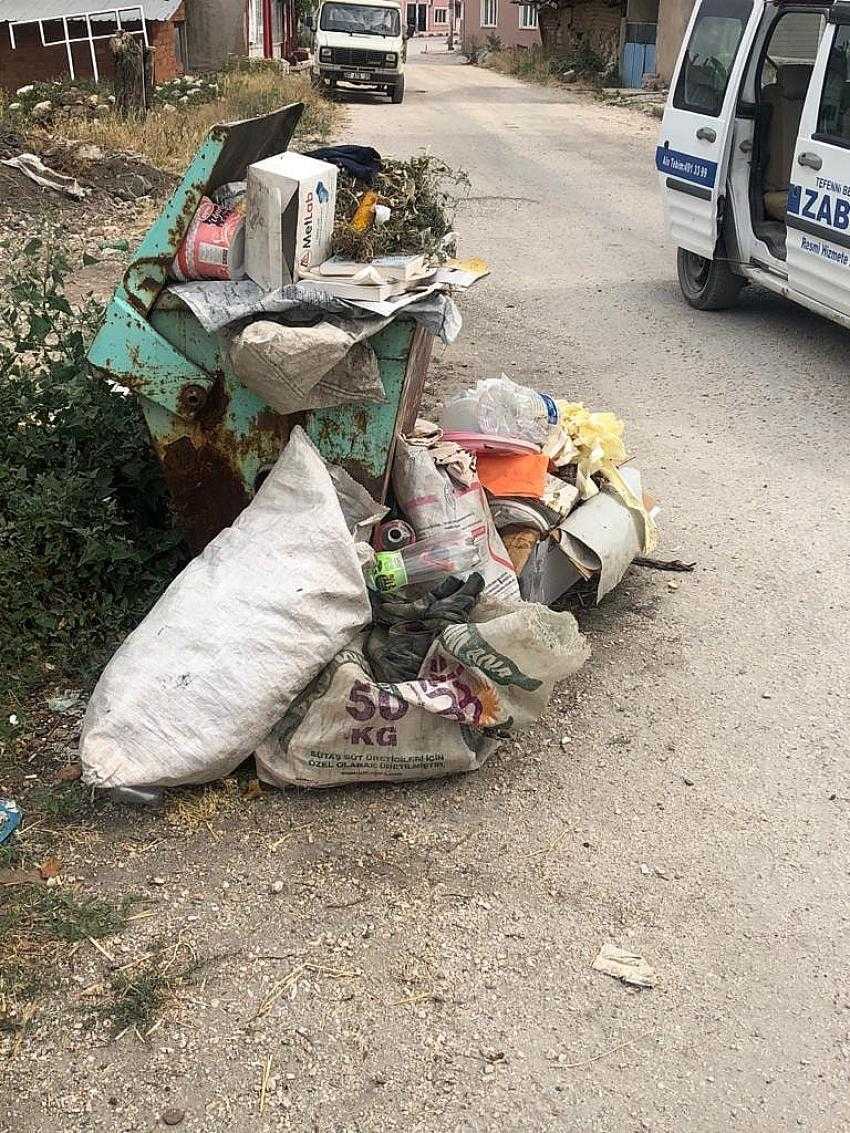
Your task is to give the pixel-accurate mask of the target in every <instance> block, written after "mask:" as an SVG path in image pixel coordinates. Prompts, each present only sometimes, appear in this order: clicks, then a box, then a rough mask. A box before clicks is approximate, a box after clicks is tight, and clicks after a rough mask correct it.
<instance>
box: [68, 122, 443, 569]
mask: <svg viewBox="0 0 850 1133" xmlns="http://www.w3.org/2000/svg"><path fill="white" fill-rule="evenodd" d="M303 109H304V107H303V104H302V103H294V104H293V105H291V106H286V107H283V108H282V109H281V110H278V111H276V112H275V113H273V114H269V115H266V116H264V117H261V118H253V119H250V120H248V121H245V122H234V123H229V124H222V125H219V126H214V127H213V128H212V129H211V130H210V132H209V133H208V134H207V137H206V138H205V140H204V142H203V143H202V145H201V146H200V148H199V150H198V152H197V153H196V155H195V157H194V159H193V160H192V162H191V164H190V166H189V168H188V170H187V171H186V174H185V176H184V177H183V180H182V181H181V182H180V184H179V185H178V187H177V189H176V190H175V192H174V193H173V195H172V197H171V199H170V200H169V201H168V203H167V204H166V205H165V207H164V209H163V211H162V213H161V214H160V216H159V218H158V219H157V220H156V222H155V223H154V225H153V226H152V228H151V229H150V231H149V232H148V234H147V235H146V236H145V238H144V239H143V241H142V243H141V244H140V245H139V248H138V249H137V250H136V252H135V254H134V255H133V258H132V260H131V262H130V264H129V266H128V267H127V270H126V272H125V273H124V277H123V279H122V281H121V282H120V283H119V285H118V287H117V288H116V290H115V294H114V295H113V297H112V300H111V302H110V304H109V306H108V308H107V310H106V313H105V316H104V321H103V324H102V326H101V328H100V330H99V332H98V334H97V336H96V338H95V340H94V342H93V343H92V346H91V349H90V350H89V355H88V358H89V363H90V364H91V365H92V366H93V367H94V368H95V369H96V370H97V371H98V372H100V373H101V374H103V375H104V376H105V377H108V378H110V379H112V380H113V381H115V382H117V383H118V384H120V385H122V386H125V387H127V388H128V389H130V390H132V391H133V392H134V393H135V394H136V395H137V396H138V397H139V400H140V404H141V407H142V411H143V413H144V416H145V420H146V421H147V425H148V428H149V430H150V433H151V438H152V442H153V445H154V448H155V450H156V453H157V455H158V457H159V459H160V461H161V463H162V468H163V472H164V475H165V479H166V483H167V484H168V488H169V491H170V493H171V497H172V501H173V504H174V509H175V512H176V515H177V519H178V522H179V523H180V524H181V525H182V527H183V529H184V530H185V532H186V536H187V538H188V541H189V544H190V546H191V547H192V549H193V550H194V551H199V550H201V549H202V548H203V547H204V546H205V545H206V544H207V543H208V542H209V540H210V539H212V538H213V537H214V536H215V535H217V534H218V532H219V531H221V530H222V529H223V528H224V527H226V526H228V525H229V524H230V523H232V522H233V520H234V519H235V518H236V516H237V515H238V514H239V512H240V511H241V510H242V509H243V508H244V507H245V506H246V505H247V504H248V503H249V502H250V500H251V497H252V496H253V494H254V492H255V491H256V490H257V488H258V487H259V485H260V484H261V483H262V480H263V478H264V476H265V474H266V472H267V471H268V469H269V468H270V467H271V465H272V464H273V463H274V462H275V460H276V459H277V457H278V455H279V453H280V449H281V446H282V445H283V444H284V443H285V441H286V439H287V437H288V436H289V431H290V429H291V428H292V426H293V425H294V424H295V423H300V424H303V425H304V427H305V429H306V430H307V432H308V434H309V435H310V437H311V438H312V440H313V441H314V442H315V444H316V445H317V446H318V448H319V450H320V451H321V453H322V455H323V456H324V457H325V458H326V459H327V460H329V461H332V462H334V463H337V464H342V465H343V467H345V468H346V469H347V470H348V471H349V472H350V473H351V475H352V476H354V478H355V479H356V480H358V481H359V482H360V483H362V484H363V485H364V486H365V487H366V488H367V489H368V490H369V491H370V492H371V493H372V494H373V495H374V496H376V497H377V498H381V499H382V498H383V496H384V495H385V492H386V488H387V482H388V476H389V467H390V463H391V460H392V452H393V447H394V443H395V437H396V436H397V435H398V433H399V432H400V431H404V429H406V428H409V427H410V426H411V425H412V424H413V420H414V419H415V416H416V411H417V409H418V406H419V401H420V399H421V396H422V390H423V388H424V384H425V376H426V373H427V369H428V362H429V359H430V355H431V347H432V343H433V339H432V336H431V335H430V334H428V333H427V332H425V331H424V330H422V328H420V327H417V326H416V325H415V324H414V323H413V321H412V320H410V319H405V318H400V319H397V320H396V321H395V322H393V323H391V324H390V325H389V326H387V327H385V328H384V330H382V331H381V332H380V333H379V334H377V335H375V336H374V337H373V338H372V339H370V342H371V345H372V346H373V348H374V350H375V353H376V355H377V357H378V363H379V367H380V371H381V378H382V381H383V384H384V389H385V391H386V401H385V402H384V403H383V404H380V405H373V404H365V403H364V404H360V405H345V406H338V407H335V408H332V409H323V410H314V411H310V412H307V413H304V414H301V415H298V416H290V417H283V416H281V415H280V414H278V413H276V412H274V411H273V410H272V409H270V407H269V406H268V405H267V404H266V403H265V402H263V401H262V399H261V398H259V397H257V395H256V394H254V393H252V392H251V391H250V390H248V389H246V388H245V387H244V386H243V385H242V384H241V383H240V382H239V380H238V379H237V378H236V376H235V375H234V374H233V371H232V369H231V368H230V366H229V363H228V360H227V356H226V351H225V340H224V338H223V337H222V336H220V335H218V334H210V333H209V332H208V331H206V330H205V329H204V328H203V327H202V325H201V324H200V323H199V322H198V320H197V318H196V317H195V316H194V315H193V314H192V312H191V311H190V310H189V309H188V308H187V307H186V306H185V305H184V304H183V303H182V301H181V300H180V299H179V298H178V297H177V296H176V295H175V294H174V293H172V292H171V291H169V289H168V269H169V267H170V265H171V262H172V260H173V259H174V256H175V254H176V252H177V249H178V248H179V246H180V243H181V242H182V240H183V237H184V235H185V233H186V231H187V229H188V227H189V224H190V223H191V220H192V218H193V216H194V215H195V211H196V209H197V207H198V205H199V203H200V201H201V197H202V196H203V195H204V194H209V193H210V192H211V191H213V190H215V189H216V188H218V187H220V186H221V185H225V184H227V183H228V182H230V181H241V180H244V179H245V176H246V170H247V167H248V166H249V165H250V164H252V162H254V161H259V160H262V159H263V158H265V157H270V156H272V155H273V154H277V153H281V152H283V151H284V150H285V149H287V147H288V145H289V143H290V141H291V139H292V135H293V133H294V131H295V127H296V125H297V123H298V119H299V118H300V116H301V114H302V112H303Z"/></svg>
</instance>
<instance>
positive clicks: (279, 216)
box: [245, 153, 337, 291]
mask: <svg viewBox="0 0 850 1133" xmlns="http://www.w3.org/2000/svg"><path fill="white" fill-rule="evenodd" d="M336 174H337V170H336V166H335V165H330V164H329V163H328V162H326V161H316V160H315V159H314V158H312V157H304V156H303V154H300V153H281V154H278V155H277V156H276V157H267V158H266V159H265V161H257V162H255V163H254V164H253V165H250V166H249V167H248V193H247V204H246V217H245V270H246V272H247V273H248V275H249V276H250V277H251V279H253V280H254V282H255V283H257V284H259V286H260V287H264V288H266V289H267V290H269V291H275V290H277V288H279V287H285V286H286V285H287V284H289V283H294V282H295V281H296V280H298V278H299V276H300V273H301V272H302V271H308V270H309V269H311V268H315V267H318V265H319V264H320V263H322V262H323V261H324V260H326V259H327V258H328V256H329V255H330V250H331V237H332V236H333V229H334V209H335V206H336Z"/></svg>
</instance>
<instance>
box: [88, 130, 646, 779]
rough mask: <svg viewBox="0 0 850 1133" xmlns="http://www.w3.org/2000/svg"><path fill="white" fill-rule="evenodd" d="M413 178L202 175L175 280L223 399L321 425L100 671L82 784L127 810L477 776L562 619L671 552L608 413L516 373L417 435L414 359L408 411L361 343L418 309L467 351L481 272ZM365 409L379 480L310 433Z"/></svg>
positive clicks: (329, 156) (403, 396) (329, 168)
mask: <svg viewBox="0 0 850 1133" xmlns="http://www.w3.org/2000/svg"><path fill="white" fill-rule="evenodd" d="M421 161H426V165H425V166H421V165H417V164H416V162H421ZM403 165H404V163H391V164H390V163H388V164H387V165H386V166H385V165H384V163H382V161H381V158H380V155H378V154H377V153H376V151H374V150H372V149H371V148H369V147H360V146H354V147H352V146H345V147H331V148H329V149H324V150H322V151H320V153H319V154H316V153H314V154H313V155H312V156H308V155H302V154H293V153H284V154H279V155H277V156H273V157H265V158H263V159H262V160H259V161H256V162H254V163H253V164H250V165H248V167H247V175H246V179H245V180H244V181H243V182H230V183H228V184H226V185H223V186H220V187H217V188H216V187H215V186H205V191H204V195H203V199H202V200H201V202H200V205H199V207H198V209H197V212H196V215H195V217H194V220H193V221H192V223H191V225H190V226H189V229H188V232H187V234H186V236H185V239H184V240H183V242H182V244H181V245H180V247H179V248H177V247H174V251H175V253H176V254H175V258H174V263H173V265H172V271H171V274H172V276H173V279H174V280H175V282H174V283H173V284H172V286H171V287H170V288H169V291H170V292H171V293H172V294H174V295H177V296H178V297H179V298H180V299H181V300H182V301H183V303H184V304H185V306H186V307H187V308H188V309H189V311H190V312H192V313H193V314H194V316H195V317H196V318H197V320H198V321H199V322H200V324H201V326H202V327H203V328H204V329H205V330H206V331H207V332H210V333H214V332H219V331H221V332H222V337H223V341H224V343H225V358H226V364H227V367H228V369H227V371H226V380H227V382H228V383H231V384H240V383H241V385H243V386H245V387H246V388H247V389H248V390H251V391H253V393H254V394H255V395H257V397H258V398H259V399H260V402H261V403H262V405H263V406H264V407H266V406H267V407H269V408H270V409H272V410H275V411H276V412H277V413H278V414H281V415H285V416H289V415H292V414H301V413H305V415H304V417H303V418H300V417H299V418H295V419H291V420H289V421H288V422H286V423H285V424H286V429H285V431H282V434H281V435H283V436H288V441H287V442H286V445H285V447H284V448H283V451H282V453H281V454H280V456H279V458H278V459H277V462H276V463H275V464H274V466H273V467H272V468H271V469H270V471H268V474H267V475H266V476H265V479H264V480H263V481H262V483H261V485H260V486H259V488H258V490H257V491H256V493H255V494H254V495H253V499H251V502H250V503H249V504H248V505H247V507H245V509H244V510H243V511H242V512H241V513H240V514H239V515H238V516H237V518H236V520H235V521H234V522H233V523H232V524H231V525H230V526H229V527H226V528H225V529H224V530H222V531H221V532H220V533H219V534H218V535H216V536H215V538H213V539H212V541H211V542H209V543H208V544H207V546H206V547H205V549H204V550H203V551H202V552H201V553H200V554H199V555H198V556H197V557H196V558H195V559H193V561H192V562H191V563H190V564H189V565H188V566H187V567H186V568H185V570H184V571H183V572H182V573H181V574H180V575H179V576H178V577H177V578H176V579H175V580H174V582H173V583H172V584H171V585H170V586H169V588H168V590H167V591H166V592H165V594H164V595H163V596H162V598H161V599H160V600H159V602H158V603H157V604H156V606H155V607H154V608H153V609H152V610H151V612H150V613H149V614H148V616H147V617H146V618H145V619H144V621H143V622H142V623H141V625H139V626H138V627H137V629H136V630H135V631H134V632H133V633H132V634H131V635H130V636H129V637H128V638H127V640H126V641H125V642H124V644H123V645H122V646H121V648H120V649H119V650H118V652H117V653H116V654H115V656H114V657H113V658H112V660H111V661H110V662H109V664H108V665H107V667H106V669H105V671H104V672H103V674H102V676H101V678H100V680H99V682H98V684H97V687H96V689H95V691H94V694H93V696H92V698H91V701H90V703H89V705H88V709H87V712H86V717H85V721H84V725H83V729H82V736H81V741H80V745H81V760H82V766H83V775H84V779H85V781H86V782H87V783H90V784H92V785H94V786H97V787H101V788H111V789H117V790H119V791H122V792H124V797H125V798H128V797H129V796H130V795H132V794H135V795H139V793H141V794H144V792H145V790H146V789H149V788H160V787H165V786H174V785H178V784H186V783H201V782H205V781H209V780H212V779H216V778H220V777H222V776H224V775H227V774H229V773H230V772H232V771H233V770H234V769H235V768H236V767H237V766H239V765H240V764H241V763H242V762H243V761H244V760H246V759H247V758H249V757H252V756H253V758H254V759H255V760H256V765H257V770H258V774H259V776H260V778H261V779H263V780H264V781H266V782H267V783H270V784H276V785H278V786H288V785H298V786H303V787H320V786H330V785H333V784H339V783H349V782H365V781H375V780H391V781H397V780H411V779H422V778H427V777H432V776H439V775H446V774H451V773H454V772H460V771H469V770H474V769H477V768H479V767H481V766H482V765H483V763H484V762H485V761H486V760H487V758H488V757H489V756H490V755H491V754H492V752H493V751H495V749H496V748H497V747H498V745H499V743H500V742H501V741H502V740H504V738H506V737H508V736H510V735H511V734H513V733H514V732H515V731H517V730H519V729H522V728H524V727H526V726H528V725H529V724H531V723H532V722H534V721H535V720H536V719H537V718H538V717H539V716H540V715H541V714H542V713H543V711H544V709H545V707H546V704H547V701H548V699H549V696H550V695H551V693H552V690H553V688H554V686H555V684H556V682H558V681H560V680H563V679H564V678H566V677H568V676H569V675H570V674H572V673H574V672H576V671H577V670H578V669H579V668H580V667H581V666H582V665H583V664H584V662H585V660H586V659H587V656H588V647H587V643H586V642H585V640H584V638H583V637H582V635H581V634H580V633H579V630H578V626H577V623H576V621H575V619H574V617H573V615H572V614H571V613H569V612H567V611H564V610H558V609H553V607H555V606H558V605H560V604H562V601H563V599H564V597H565V595H567V594H568V593H569V592H570V590H571V589H572V588H573V587H575V586H576V585H578V584H580V583H581V584H584V585H585V586H588V585H592V586H594V588H595V590H596V594H597V598H601V597H602V596H603V595H604V594H605V593H607V592H608V591H609V590H610V589H611V588H612V587H613V586H615V585H616V584H617V582H619V580H620V579H621V578H622V576H623V574H624V572H625V570H626V569H627V567H628V565H629V563H630V562H631V561H632V560H633V559H634V557H635V556H636V555H637V554H639V553H641V552H647V551H649V550H651V549H652V547H653V546H654V544H655V540H656V533H655V524H654V505H653V503H652V501H651V500H649V499H648V497H646V496H645V495H644V493H643V489H642V485H641V479H640V474H639V472H638V471H637V469H635V468H634V467H633V466H631V465H630V464H629V463H627V452H626V449H625V446H624V440H623V433H624V428H623V423H622V422H621V421H619V420H618V419H617V418H616V417H615V416H614V415H613V414H611V413H605V412H603V413H599V412H590V411H588V410H587V409H585V408H584V406H583V405H581V404H580V403H573V402H567V401H563V400H559V399H557V398H555V397H553V396H551V395H550V394H547V393H539V392H537V391H535V390H533V389H529V388H527V387H525V386H522V385H519V384H517V383H515V382H513V381H511V380H510V379H509V378H507V377H505V376H504V375H503V376H501V377H497V378H490V379H487V380H485V381H481V382H479V383H478V384H477V385H476V386H474V387H472V388H470V389H467V390H464V391H462V392H461V393H460V394H457V395H456V396H453V397H451V398H450V399H448V400H447V401H446V402H445V404H444V405H443V406H442V408H441V409H440V411H439V419H438V421H437V422H431V421H425V420H422V419H417V418H416V406H417V404H418V397H419V395H420V392H421V389H420V387H419V386H418V385H417V383H418V382H420V380H424V364H420V362H421V359H420V360H419V362H417V363H416V365H414V364H413V361H414V354H415V350H414V348H413V347H412V346H411V347H408V348H405V349H407V350H408V354H407V357H403V358H402V357H397V356H396V357H394V358H393V359H392V360H391V365H392V367H395V369H393V370H392V373H393V374H395V377H394V378H393V380H394V382H395V388H394V392H393V394H392V398H390V396H389V394H388V391H387V389H385V387H384V383H383V381H382V376H383V371H382V369H381V365H379V359H378V357H377V355H376V352H375V350H374V349H373V348H372V347H371V345H370V343H369V339H370V338H372V337H373V336H374V335H375V334H376V333H377V332H378V331H380V330H382V329H383V328H384V327H386V326H387V325H388V323H389V322H390V321H392V320H393V319H394V318H395V317H397V316H399V315H400V314H401V313H402V312H403V315H404V317H406V318H411V319H413V320H415V321H417V322H418V323H419V324H420V325H421V326H424V327H425V328H426V329H427V330H428V331H430V332H431V333H432V334H439V335H440V336H441V337H442V338H443V340H444V341H451V340H452V339H453V338H454V336H455V335H456V334H457V331H458V329H459V326H460V317H459V315H458V313H457V311H456V308H455V306H454V303H453V300H452V298H451V295H450V294H449V291H450V290H455V289H460V290H462V289H465V288H466V287H468V286H470V285H471V284H472V283H474V282H475V281H476V280H477V279H480V278H481V277H482V276H483V275H485V274H486V273H487V267H486V264H484V263H482V262H481V261H480V260H466V261H458V260H452V259H450V258H449V257H450V256H451V255H453V254H454V252H455V251H456V249H455V246H454V244H455V242H454V237H453V236H452V234H451V231H450V224H449V221H448V217H447V215H446V213H445V211H444V210H443V205H444V203H445V201H444V199H443V197H442V196H441V193H442V190H441V189H440V187H439V171H438V172H437V174H436V175H434V170H433V168H432V167H430V166H428V165H427V160H426V159H414V162H412V163H408V169H407V171H404V170H403V169H402V166H403ZM423 170H426V171H427V170H430V172H429V173H427V176H426V173H425V172H423ZM434 176H437V180H436V181H435V180H434ZM428 177H430V178H431V180H428ZM338 185H340V186H342V187H343V189H342V191H341V193H340V198H339V206H338V204H337V189H338ZM417 185H418V186H419V189H418V192H419V196H417V189H416V186H417ZM352 186H356V190H355V189H354V188H352ZM343 201H344V202H345V203H344V204H343ZM387 214H389V215H387ZM178 281H182V282H178ZM185 325H186V326H187V327H189V329H190V331H191V334H192V335H194V334H196V333H197V327H196V326H194V325H191V326H190V325H189V324H185ZM407 341H412V340H411V339H408V340H407ZM95 345H97V343H96V344H95ZM429 347H430V343H429ZM399 349H402V348H399ZM417 367H418V369H417ZM387 372H390V371H387ZM399 375H403V377H400V376H399ZM370 402H372V403H389V404H390V406H391V413H392V416H391V417H390V418H389V425H388V427H387V429H386V430H385V432H384V433H382V436H383V437H384V440H383V441H382V442H381V445H382V446H383V445H385V446H386V447H385V448H384V447H381V451H380V459H381V471H382V472H383V476H382V477H378V478H377V479H376V478H375V477H371V478H370V477H365V476H364V475H360V476H359V478H358V477H357V475H356V473H357V470H358V468H359V467H360V466H359V465H358V463H357V461H352V462H351V464H350V465H347V466H346V467H342V466H341V464H339V463H336V461H337V460H339V461H341V462H342V463H345V459H346V458H345V456H336V455H334V456H333V458H332V457H331V456H328V455H326V454H325V453H324V452H323V442H324V441H325V440H326V431H325V430H323V429H318V430H316V429H313V431H310V430H311V426H312V425H314V424H315V418H314V417H311V414H312V413H315V414H318V415H321V414H322V413H323V412H324V411H325V410H324V407H331V409H333V408H335V407H337V406H348V405H351V404H352V403H353V404H355V405H359V406H361V407H364V406H365V407H366V408H359V409H355V410H354V411H353V412H352V413H351V414H350V415H349V416H347V417H346V416H345V415H342V416H340V417H330V418H321V421H322V424H323V425H324V424H328V423H329V424H330V426H331V428H330V434H331V436H332V437H334V436H337V435H338V431H339V430H340V429H341V428H342V429H348V431H349V433H351V434H352V436H351V437H350V438H348V439H352V440H353V441H355V442H356V445H360V446H361V449H364V448H366V447H368V445H369V442H370V441H374V438H372V437H371V435H367V434H369V429H370V425H369V422H370V421H373V422H374V421H375V420H376V418H370V417H369V415H368V413H367V412H366V409H367V408H368V403H370ZM305 411H306V412H305ZM302 420H303V421H304V423H305V428H302V426H301V423H300V422H301V421H302ZM296 422H298V423H296ZM393 422H395V424H393ZM358 430H360V432H361V434H363V435H357V436H355V435H354V434H357V431H358ZM190 436H193V437H194V439H195V440H199V438H198V437H196V436H195V435H194V434H187V438H186V439H187V443H189V444H190V445H191V444H193V443H194V441H193V440H190V439H189V437H190ZM311 438H312V439H311ZM200 439H201V440H202V441H203V443H209V437H204V438H200ZM330 447H331V451H332V452H334V454H335V453H336V451H337V450H335V449H334V448H333V445H331V446H330ZM355 447H356V446H355ZM373 447H374V445H373ZM358 451H361V450H358ZM361 481H362V482H361ZM367 482H368V483H369V484H370V486H371V487H370V489H367V487H366V486H365V484H366V483H367ZM375 484H377V485H378V487H377V488H376V487H375ZM376 496H377V497H378V498H375V497H376Z"/></svg>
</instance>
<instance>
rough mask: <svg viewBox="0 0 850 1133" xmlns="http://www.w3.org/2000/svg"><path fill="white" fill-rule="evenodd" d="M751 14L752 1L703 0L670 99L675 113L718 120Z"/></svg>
mask: <svg viewBox="0 0 850 1133" xmlns="http://www.w3.org/2000/svg"><path fill="white" fill-rule="evenodd" d="M752 10H753V5H752V0H703V3H702V5H701V6H700V10H699V15H698V16H697V21H696V23H695V24H694V30H693V32H692V34H691V38H690V42H689V43H688V49H687V52H686V54H685V58H684V60H683V62H682V69H681V71H680V72H679V81H678V83H677V84H676V93H675V95H674V96H673V106H674V107H675V108H676V109H677V110H692V111H694V112H695V113H696V114H707V115H709V117H712V118H716V117H718V115H719V114H720V111H721V110H722V109H723V99H724V97H725V95H726V88H727V86H728V85H729V75H730V73H731V71H732V65H733V64H734V62H735V56H736V55H737V54H738V48H739V47H740V45H741V40H742V38H743V35H744V31H745V29H746V26H747V22H748V21H749V18H750V14H751V12H752Z"/></svg>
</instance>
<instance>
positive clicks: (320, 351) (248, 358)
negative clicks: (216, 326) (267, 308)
mask: <svg viewBox="0 0 850 1133" xmlns="http://www.w3.org/2000/svg"><path fill="white" fill-rule="evenodd" d="M385 325H386V320H385V319H359V320H356V321H355V320H348V321H346V320H344V319H336V320H332V319H326V320H323V321H322V322H320V323H317V324H316V325H315V326H309V327H300V326H299V327H290V326H283V325H281V324H280V323H277V322H271V321H268V320H265V319H257V320H256V321H255V322H252V323H249V324H248V326H246V327H245V328H244V329H243V330H241V331H240V332H239V333H238V334H236V335H235V336H234V337H233V339H232V340H231V342H230V351H229V357H230V361H231V363H232V365H233V372H234V373H235V374H236V376H237V377H238V378H239V380H240V381H241V382H242V384H243V385H245V386H247V387H248V389H250V390H253V391H254V393H256V394H258V395H259V396H260V397H261V398H262V399H263V400H264V401H265V402H267V403H268V404H269V405H270V406H271V407H272V409H275V410H277V412H278V413H284V414H287V413H298V412H300V411H301V410H304V409H318V408H321V407H324V406H331V405H343V404H346V403H349V402H364V401H367V402H383V401H385V400H386V393H385V391H384V387H383V384H382V382H381V374H380V370H379V368H378V360H377V358H376V357H375V352H374V350H373V349H372V347H371V346H370V345H369V344H368V342H366V341H364V340H365V339H367V338H368V337H370V336H371V335H373V334H375V333H377V331H379V330H381V329H382V328H383V327H384V326H385Z"/></svg>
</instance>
